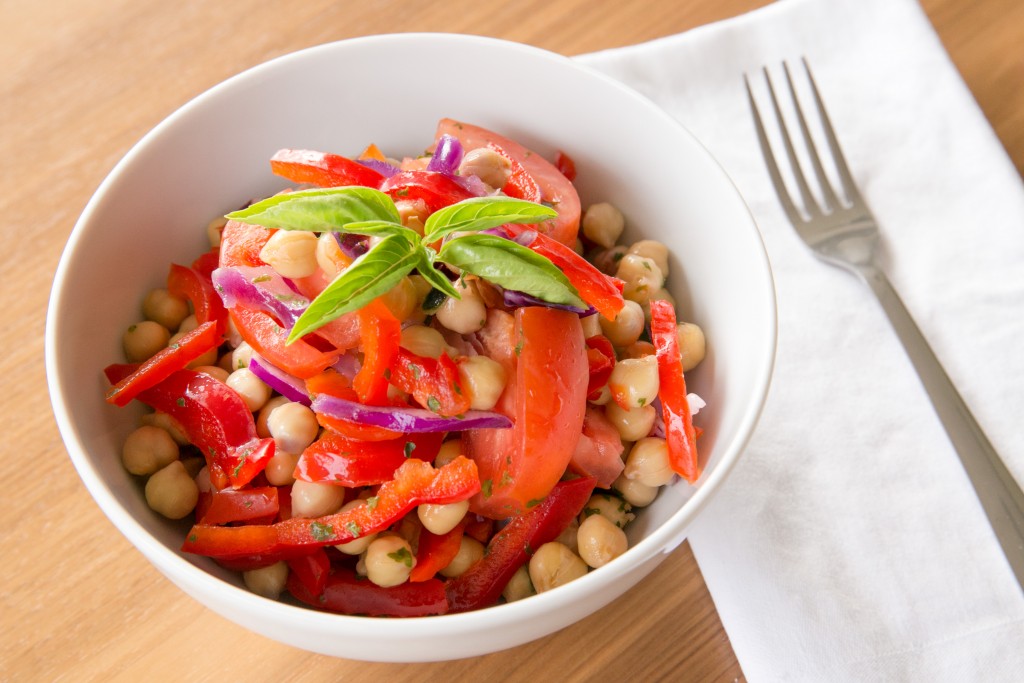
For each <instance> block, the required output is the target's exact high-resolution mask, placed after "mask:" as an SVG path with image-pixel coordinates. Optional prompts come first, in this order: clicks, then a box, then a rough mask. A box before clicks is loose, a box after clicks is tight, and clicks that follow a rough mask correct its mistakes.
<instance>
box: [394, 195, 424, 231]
mask: <svg viewBox="0 0 1024 683" xmlns="http://www.w3.org/2000/svg"><path fill="white" fill-rule="evenodd" d="M395 208H396V209H398V217H399V218H401V219H402V225H404V226H405V227H407V228H409V229H410V230H415V231H416V232H418V233H419V234H421V235H422V234H423V226H424V224H425V223H426V222H427V216H429V215H430V208H429V207H428V206H427V203H426V202H425V201H423V200H422V199H412V200H410V199H399V200H398V201H397V202H395Z"/></svg>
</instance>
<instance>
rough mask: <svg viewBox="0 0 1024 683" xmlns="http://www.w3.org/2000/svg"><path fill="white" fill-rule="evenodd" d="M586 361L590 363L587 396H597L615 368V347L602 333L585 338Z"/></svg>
mask: <svg viewBox="0 0 1024 683" xmlns="http://www.w3.org/2000/svg"><path fill="white" fill-rule="evenodd" d="M585 343H586V345H587V363H588V364H589V365H590V381H589V382H588V383H587V398H588V399H593V398H597V393H598V392H599V391H601V389H603V388H604V386H605V385H606V384H608V378H609V377H611V376H612V370H613V369H614V368H615V348H614V347H613V346H612V343H611V342H610V341H609V340H608V337H606V336H604V335H603V334H595V335H594V336H593V337H588V338H587V339H586V340H585Z"/></svg>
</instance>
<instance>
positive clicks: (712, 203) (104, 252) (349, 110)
mask: <svg viewBox="0 0 1024 683" xmlns="http://www.w3.org/2000/svg"><path fill="white" fill-rule="evenodd" d="M445 116H450V117H452V118H456V119H461V120H464V121H469V122H473V123H476V124H479V125H482V126H485V127H488V128H491V129H493V130H496V131H499V132H501V133H504V134H505V135H507V136H509V137H511V138H513V139H516V140H519V141H521V142H523V143H524V144H526V145H527V146H529V147H532V148H533V149H534V150H536V151H537V152H539V153H541V154H544V155H545V156H547V157H548V158H551V157H552V156H553V154H554V152H555V151H556V150H558V149H562V150H565V151H566V152H567V153H568V154H570V155H571V156H572V157H573V158H574V159H575V162H576V166H577V168H578V169H579V177H578V183H577V184H578V187H579V190H580V194H581V198H582V200H583V204H584V206H586V205H587V204H588V203H591V202H596V201H610V202H612V203H613V204H615V205H616V206H618V207H619V208H621V209H622V211H623V213H624V214H625V215H626V217H627V222H628V231H627V237H628V238H629V239H636V238H640V237H647V238H653V239H658V240H661V241H663V242H665V243H666V244H667V245H668V246H669V248H670V249H671V252H672V254H673V256H672V262H671V265H672V274H671V277H670V286H671V289H672V293H673V294H674V295H675V297H676V300H677V302H678V306H679V310H680V311H681V316H682V317H685V318H687V319H690V320H694V321H696V322H698V323H699V324H700V325H701V326H702V327H703V328H704V331H705V333H706V335H707V339H708V354H707V359H706V360H705V361H704V363H703V364H702V365H701V366H700V367H699V368H698V369H697V370H695V371H693V372H692V373H690V374H689V375H688V378H687V379H688V382H689V386H690V390H691V391H695V392H697V393H698V394H700V395H701V396H702V397H703V398H705V399H706V401H707V404H708V405H707V407H706V408H705V409H704V411H703V412H702V413H701V415H700V417H699V420H698V422H699V424H700V425H701V426H702V427H703V429H704V435H703V436H702V437H701V440H700V449H701V452H702V457H703V458H704V459H705V465H704V472H703V474H702V476H701V478H700V480H699V482H698V484H697V486H696V487H691V486H690V485H688V484H687V483H685V482H682V481H677V482H675V483H674V484H672V485H670V486H668V487H666V488H665V489H664V490H663V491H662V492H661V494H660V496H659V497H658V499H657V500H656V501H655V503H654V504H653V505H651V506H650V507H648V508H646V509H645V510H644V511H643V512H642V514H641V515H640V516H639V518H638V519H637V520H636V522H635V523H634V524H633V525H632V528H631V530H630V534H629V535H630V542H631V548H630V549H629V551H628V552H627V553H625V554H624V555H622V556H621V557H619V558H617V559H616V560H614V561H613V562H612V563H610V564H608V565H606V566H605V567H603V568H601V569H600V570H597V571H593V572H591V573H589V574H588V575H586V576H584V577H583V578H581V579H579V580H577V581H574V582H572V583H571V584H569V585H566V586H564V587H561V588H558V589H557V590H554V591H551V592H548V593H544V594H541V595H538V596H535V597H531V598H529V599H527V600H522V601H519V602H515V603H511V604H506V605H500V606H497V607H494V608H490V609H486V610H481V611H477V612H471V613H466V614H455V615H445V616H439V617H423V618H415V619H405V620H402V619H372V618H360V617H349V616H339V615H333V614H325V613H321V612H316V611H313V610H311V609H307V608H305V607H300V606H296V605H293V604H288V603H285V602H275V601H271V600H267V599H264V598H261V597H258V596H256V595H254V594H253V593H250V592H249V591H247V590H246V589H245V588H244V587H243V586H242V585H241V581H240V578H239V576H238V575H236V574H235V573H233V572H228V571H225V570H223V569H221V568H219V567H218V566H216V565H215V564H214V563H213V562H211V561H209V560H207V559H206V558H200V557H194V556H188V555H184V554H182V553H180V552H179V551H178V548H179V547H180V545H181V543H182V539H183V538H184V534H185V531H186V529H187V524H186V523H184V522H182V523H171V522H168V521H167V520H165V519H163V518H161V517H159V516H158V515H156V514H155V513H153V512H152V511H150V509H149V508H148V507H147V506H146V503H145V500H144V498H143V496H142V495H141V487H140V485H139V482H138V481H137V480H136V479H135V478H133V477H132V476H131V475H129V474H127V473H126V472H125V470H124V469H123V468H122V466H121V462H120V458H119V453H120V448H121V443H122V440H123V439H124V437H125V435H126V434H127V433H128V432H129V431H131V429H133V428H134V426H135V420H136V418H137V416H138V414H139V413H138V411H137V410H136V409H134V408H128V409H117V408H114V407H111V406H109V405H107V404H106V403H105V402H104V401H103V394H104V391H105V389H106V383H105V380H104V379H103V376H102V372H101V369H102V368H103V367H104V366H106V365H107V364H109V363H111V362H117V361H118V359H119V358H120V354H121V350H120V335H121V331H122V330H123V329H125V328H126V327H127V326H128V325H129V324H130V323H132V322H134V321H135V320H136V319H137V317H138V315H139V303H140V297H141V294H142V293H143V292H145V291H148V289H149V288H152V287H157V286H162V285H161V283H162V282H164V281H165V278H166V273H167V268H168V264H169V262H170V261H176V262H184V263H188V262H190V261H191V259H192V258H193V257H194V256H195V255H197V254H199V253H201V252H202V251H204V250H205V249H206V241H205V240H206V236H205V231H204V230H203V229H202V226H205V224H206V223H207V222H208V221H209V220H210V218H211V217H213V216H216V215H220V214H223V213H225V212H227V211H230V210H233V209H235V208H237V207H238V206H239V205H240V204H242V203H243V202H245V201H246V200H248V199H250V198H253V197H258V196H261V195H266V194H268V193H270V192H273V191H275V190H277V189H279V188H280V187H282V186H283V185H282V183H281V181H280V180H279V179H276V178H274V177H273V176H272V175H271V174H270V172H269V166H268V159H269V158H270V156H271V155H272V154H273V152H274V151H276V150H277V149H279V148H281V147H296V148H309V149H321V150H324V151H333V152H337V153H341V154H354V153H357V152H358V151H359V150H360V149H362V148H363V147H364V146H365V145H366V144H367V143H369V142H375V143H377V144H378V145H379V146H380V147H381V148H382V149H384V150H387V151H389V152H390V153H393V154H399V153H405V154H415V153H418V152H419V151H421V150H422V149H423V147H424V146H425V145H426V144H428V143H429V141H430V140H432V136H433V133H434V129H435V124H436V122H437V120H438V119H440V118H442V117H445ZM775 324H776V323H775V300H774V289H773V284H772V278H771V273H770V269H769V265H768V261H767V257H766V255H765V252H764V248H763V245H762V243H761V239H760V236H759V234H758V231H757V228H756V227H755V225H754V222H753V220H752V219H751V217H750V214H749V212H748V211H747V209H746V207H745V205H744V203H743V201H742V199H741V198H740V196H739V194H738V193H737V191H736V189H735V188H734V187H733V185H732V184H731V182H730V181H729V179H728V178H727V177H726V174H725V173H724V172H723V170H722V169H721V168H720V167H719V166H718V165H717V164H716V163H715V161H714V160H713V159H712V158H711V157H710V155H709V154H708V153H707V152H706V151H705V149H704V148H703V147H702V146H701V145H700V144H699V143H698V142H697V141H696V140H695V139H694V138H693V137H692V136H691V135H690V134H689V133H688V132H687V131H686V130H684V129H683V128H682V127H681V126H680V125H679V124H678V123H677V122H676V121H675V120H673V119H672V118H671V117H669V116H668V115H667V114H666V113H664V112H663V111H662V110H660V109H659V108H658V107H656V106H655V105H654V104H652V103H651V102H649V101H648V100H646V99H644V98H643V97H641V96H640V95H638V94H636V93H635V92H633V91H631V90H629V89H628V88H626V87H624V86H622V85H621V84H619V83H618V82H615V81H613V80H611V79H609V78H606V77H604V76H602V75H599V74H597V73H595V72H593V71H590V70H588V69H586V68H584V67H582V66H580V65H578V64H576V63H574V62H572V61H571V60H569V59H567V58H565V57H562V56H559V55H556V54H552V53H549V52H545V51H542V50H539V49H535V48H532V47H527V46H523V45H519V44H514V43H509V42H504V41H497V40H492V39H487V38H480V37H472V36H457V35H440V34H402V35H387V36H374V37H367V38H360V39H356V40H348V41H343V42H338V43H332V44H328V45H323V46H320V47H315V48H312V49H308V50H303V51H301V52H297V53H295V54H291V55H287V56H285V57H281V58H279V59H275V60H273V61H271V62H268V63H266V64H263V65H261V66H258V67H255V68H253V69H251V70H249V71H246V72H244V73H242V74H240V75H238V76H235V77H234V78H231V79H229V80H228V81H226V82H224V83H222V84H220V85H218V86H217V87H215V88H213V89H211V90H210V91H208V92H206V93H204V94H203V95H201V96H199V97H197V98H196V99H194V100H193V101H191V102H189V103H188V104H186V105H185V106H183V107H182V108H181V109H179V110H178V111H177V112H175V113H174V114H172V115H171V116H170V117H168V118H167V120H165V121H164V122H163V123H161V124H160V125H159V126H157V127H156V128H155V129H154V130H153V131H152V132H150V133H149V134H148V135H146V136H145V137H144V138H143V139H142V140H141V141H140V142H139V143H138V144H137V145H136V146H135V147H134V148H133V149H132V150H131V151H130V152H129V153H128V154H127V155H126V156H125V158H124V159H122V160H121V162H120V163H119V164H118V165H117V166H116V167H115V168H114V170H113V171H112V172H111V173H110V175H109V176H108V177H107V178H106V180H104V182H103V184H102V185H101V186H100V187H99V189H98V190H97V191H96V194H95V195H94V196H93V198H92V200H91V201H90V202H89V204H88V206H87V207H86V209H85V211H84V212H83V214H82V216H81V218H80V219H79V221H78V223H77V225H76V226H75V228H74V231H73V232H72V234H71V238H70V239H69V241H68V244H67V247H66V249H65V251H64V254H63V257H62V258H61V262H60V266H59V268H58V270H57V274H56V277H55V280H54V285H53V292H52V297H51V300H50V308H49V311H48V317H47V330H46V366H47V374H48V379H49V388H50V396H51V400H52V403H53V409H54V413H55V415H56V418H57V422H58V425H59V427H60V431H61V435H62V436H63V439H64V441H65V443H66V445H67V449H68V452H69V454H70V456H71V459H72V461H73V462H74V465H75V467H76V468H77V469H78V472H79V474H80V476H81V477H82V480H83V481H84V482H85V485H86V487H87V488H88V489H89V491H90V493H91V494H92V496H93V497H94V498H95V499H96V502H97V503H98V504H99V506H100V508H102V510H103V512H104V513H106V515H107V516H108V517H109V518H110V520H111V521H112V522H113V523H114V525H115V526H116V527H117V528H118V529H119V530H120V531H121V533H123V534H124V535H125V536H127V537H128V539H129V540H130V541H131V542H132V543H133V544H134V545H135V546H136V547H137V548H138V549H139V551H140V552H142V553H143V555H145V556H146V558H148V559H149V560H150V561H151V562H152V563H153V564H154V565H155V566H156V567H157V568H158V569H159V570H160V571H161V572H163V573H164V574H165V575H166V576H167V577H168V578H169V579H170V580H171V581H173V582H174V583H175V584H177V585H178V586H179V587H180V588H181V589H182V590H184V591H185V592H186V593H188V594H189V595H191V596H192V597H194V598H195V599H197V600H199V601H200V602H201V603H203V604H204V605H206V606H208V607H209V608H210V609H212V610H214V611H215V612H217V613H219V614H221V615H223V616H225V617H227V618H228V619H231V620H233V621H235V622H237V623H239V624H241V625H243V626H245V627H247V628H249V629H252V630H254V631H256V632H258V633H262V634H263V635H266V636H268V637H270V638H273V639H276V640H279V641H281V642H284V643H289V644H291V645H294V646H295V647H299V648H305V649H308V650H312V651H315V652H320V653H324V654H330V655H336V656H342V657H349V658H354V659H364V660H375V661H406V662H411V661H432V660H443V659H455V658H460V657H468V656H473V655H479V654H484V653H488V652H494V651H497V650H501V649H504V648H508V647H512V646H515V645H518V644H521V643H524V642H527V641H529V640H532V639H535V638H538V637H541V636H544V635H547V634H549V633H552V632H554V631H556V630H558V629H561V628H563V627H565V626H567V625H569V624H571V623H573V622H575V621H577V620H579V619H581V618H582V617H584V616H586V615H588V614H590V613H592V612H594V611H596V610H597V609H599V608H601V607H602V606H604V605H606V604H607V603H609V602H611V601H612V600H613V599H615V598H617V597H618V596H620V595H621V594H622V593H624V592H625V591H626V590H627V589H629V588H630V587H631V586H633V585H634V584H636V583H637V582H638V581H640V579H642V578H643V577H644V576H646V575H647V574H648V573H649V572H650V571H651V570H652V569H654V567H655V566H656V565H657V564H658V563H660V562H661V561H662V560H663V559H664V557H665V555H666V554H667V553H669V552H671V551H672V550H673V549H675V548H676V547H677V546H678V545H679V544H680V543H681V542H682V541H683V539H684V538H685V536H686V531H687V527H688V526H689V525H690V523H691V522H692V521H693V520H694V519H695V518H696V516H697V515H698V513H699V512H700V511H701V509H702V508H703V507H704V506H705V504H706V503H707V501H708V499H709V498H710V497H711V496H712V495H713V494H714V493H715V491H716V490H717V489H718V488H719V487H720V486H722V485H723V484H724V483H725V480H726V475H727V474H728V472H729V470H730V469H731V468H732V466H733V464H734V463H735V462H736V459H737V458H738V457H739V455H740V452H741V450H742V449H743V447H744V446H745V444H746V443H747V440H748V439H749V437H750V435H751V432H752V430H753V429H754V425H755V423H756V421H757V418H758V415H759V413H760V411H761V407H762V405H763V403H764V400H765V395H766V392H767V389H768V383H769V379H770V375H771V370H772V364H773V359H774V353H775ZM140 599H142V597H141V596H140ZM395 643H401V647H395Z"/></svg>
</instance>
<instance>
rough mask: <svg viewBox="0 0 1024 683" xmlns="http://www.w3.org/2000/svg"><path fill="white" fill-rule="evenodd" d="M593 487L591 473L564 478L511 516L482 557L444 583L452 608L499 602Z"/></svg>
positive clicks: (584, 502)
mask: <svg viewBox="0 0 1024 683" xmlns="http://www.w3.org/2000/svg"><path fill="white" fill-rule="evenodd" d="M593 490H594V480H593V479H590V478H589V477H581V478H579V479H572V480H570V481H562V482H559V483H558V484H556V485H555V488H553V489H551V493H549V494H548V496H547V498H545V499H544V500H543V501H541V502H540V503H539V504H537V506H536V507H534V508H531V509H530V510H527V511H526V512H525V513H524V514H522V515H517V516H515V517H512V518H511V519H510V520H509V523H508V524H506V525H505V527H504V528H503V529H502V530H501V531H499V532H498V533H497V534H495V536H494V538H492V539H491V542H490V543H489V544H488V545H487V552H485V553H484V556H483V558H482V559H481V560H480V561H478V562H477V563H476V564H474V565H473V566H471V567H470V568H469V569H467V570H466V571H465V572H463V573H462V574H460V575H459V576H457V577H455V578H454V579H452V580H450V581H448V582H447V583H446V584H445V590H446V592H447V593H448V602H449V604H450V609H451V611H452V612H467V611H469V610H475V609H481V608H483V607H489V606H491V605H493V604H494V603H495V602H497V601H498V598H499V597H500V596H501V592H502V591H503V590H504V589H505V586H506V585H507V584H508V582H509V580H510V579H511V578H512V575H513V574H515V573H516V570H517V569H519V567H521V566H523V565H524V564H526V563H527V562H528V561H529V560H530V556H531V555H532V554H533V552H534V551H535V550H536V549H537V548H539V547H540V546H542V545H544V544H545V543H547V542H549V541H553V540H555V539H556V538H558V535H559V534H561V533H562V532H563V531H564V530H565V528H566V527H567V526H569V523H570V522H572V520H573V519H575V518H576V517H577V515H579V513H580V511H581V510H582V509H583V506H584V505H586V503H587V501H588V500H590V494H591V492H593Z"/></svg>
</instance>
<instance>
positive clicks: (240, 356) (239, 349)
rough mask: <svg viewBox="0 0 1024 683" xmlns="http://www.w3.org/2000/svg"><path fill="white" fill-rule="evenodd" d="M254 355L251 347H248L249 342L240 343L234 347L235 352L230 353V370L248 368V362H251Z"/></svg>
mask: <svg viewBox="0 0 1024 683" xmlns="http://www.w3.org/2000/svg"><path fill="white" fill-rule="evenodd" d="M254 353H255V352H254V351H253V350H252V347H251V346H249V342H242V343H241V344H239V345H238V346H236V347H235V350H234V351H232V352H231V370H241V369H242V368H248V367H249V361H250V360H252V357H253V354H254Z"/></svg>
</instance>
